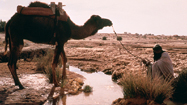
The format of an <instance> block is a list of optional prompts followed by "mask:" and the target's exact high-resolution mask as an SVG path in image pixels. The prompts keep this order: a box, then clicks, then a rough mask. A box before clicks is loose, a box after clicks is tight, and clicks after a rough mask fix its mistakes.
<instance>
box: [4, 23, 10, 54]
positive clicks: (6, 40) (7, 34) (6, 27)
mask: <svg viewBox="0 0 187 105" xmlns="http://www.w3.org/2000/svg"><path fill="white" fill-rule="evenodd" d="M9 24H10V21H8V22H7V24H6V25H5V52H4V55H6V54H7V45H8V44H9V37H10V35H9V32H8V27H9ZM9 46H10V45H9Z"/></svg>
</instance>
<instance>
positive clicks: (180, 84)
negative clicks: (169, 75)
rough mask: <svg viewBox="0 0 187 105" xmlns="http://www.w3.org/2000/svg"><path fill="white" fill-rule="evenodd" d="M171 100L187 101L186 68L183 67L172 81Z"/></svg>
mask: <svg viewBox="0 0 187 105" xmlns="http://www.w3.org/2000/svg"><path fill="white" fill-rule="evenodd" d="M172 85H173V87H174V92H173V95H172V96H173V100H174V101H177V102H183V103H187V68H185V69H183V70H182V71H181V73H180V74H179V76H178V77H177V78H175V80H174V82H173V84H172Z"/></svg>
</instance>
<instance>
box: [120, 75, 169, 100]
mask: <svg viewBox="0 0 187 105" xmlns="http://www.w3.org/2000/svg"><path fill="white" fill-rule="evenodd" d="M120 82H121V85H122V87H123V94H124V98H125V99H128V98H145V99H147V100H154V101H155V102H157V103H163V100H164V99H165V98H167V97H169V96H171V95H172V89H173V88H172V86H171V81H170V82H167V81H166V80H163V79H162V78H160V77H155V78H154V79H151V77H144V76H142V75H135V74H132V73H131V74H125V75H124V77H123V78H122V79H121V80H120Z"/></svg>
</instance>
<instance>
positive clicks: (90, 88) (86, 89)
mask: <svg viewBox="0 0 187 105" xmlns="http://www.w3.org/2000/svg"><path fill="white" fill-rule="evenodd" d="M83 91H84V92H85V93H89V92H92V87H91V86H89V85H85V86H84V88H83Z"/></svg>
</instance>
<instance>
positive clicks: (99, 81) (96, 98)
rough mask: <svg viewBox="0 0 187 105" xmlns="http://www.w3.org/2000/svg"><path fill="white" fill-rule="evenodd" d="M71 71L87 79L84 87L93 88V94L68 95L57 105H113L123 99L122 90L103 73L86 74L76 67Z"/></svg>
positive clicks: (71, 68)
mask: <svg viewBox="0 0 187 105" xmlns="http://www.w3.org/2000/svg"><path fill="white" fill-rule="evenodd" d="M70 71H73V72H76V73H78V74H81V75H83V76H84V77H85V78H86V79H85V81H84V85H90V86H91V87H93V92H92V93H89V94H85V93H84V92H82V93H80V94H78V95H66V96H65V97H63V98H61V99H60V100H59V101H58V103H57V105H111V104H112V102H113V101H114V100H115V99H117V98H122V97H123V93H122V88H121V87H120V86H119V85H117V84H116V83H114V82H113V81H112V80H111V76H109V75H106V74H104V73H103V72H97V73H86V72H83V71H81V70H80V69H78V68H75V67H70ZM83 87H84V86H83ZM45 105H49V103H48V104H45Z"/></svg>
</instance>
